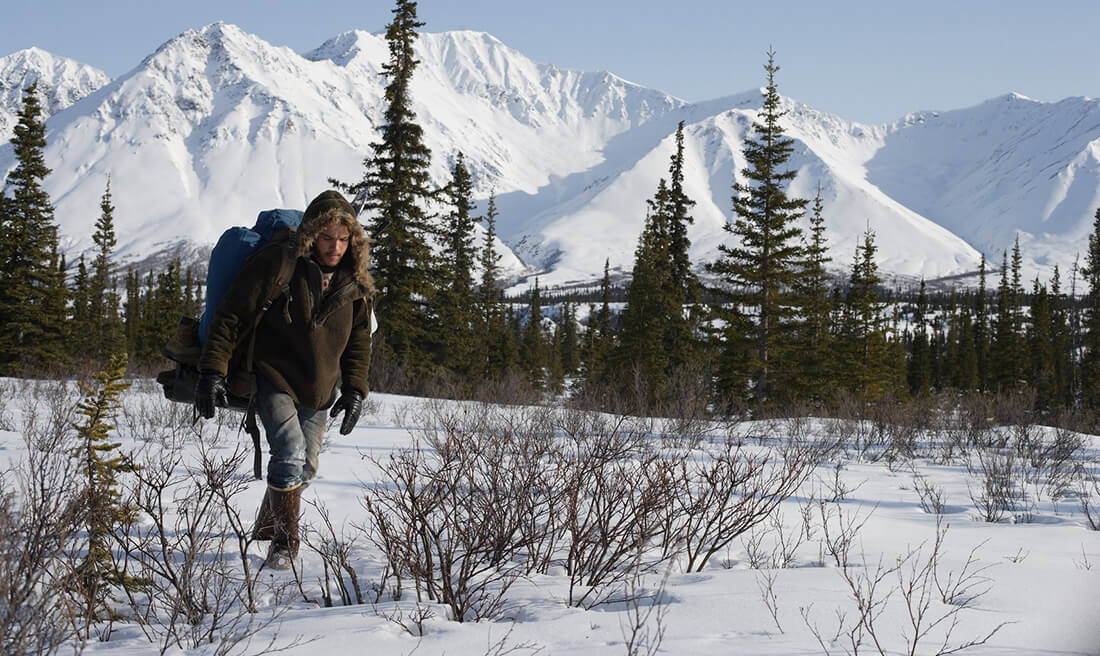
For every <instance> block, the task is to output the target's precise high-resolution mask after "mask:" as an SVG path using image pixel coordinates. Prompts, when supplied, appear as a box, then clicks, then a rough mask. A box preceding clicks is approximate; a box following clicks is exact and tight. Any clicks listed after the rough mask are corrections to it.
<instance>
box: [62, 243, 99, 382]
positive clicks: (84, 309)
mask: <svg viewBox="0 0 1100 656" xmlns="http://www.w3.org/2000/svg"><path fill="white" fill-rule="evenodd" d="M90 284H91V283H90V282H89V281H88V267H87V265H85V264H84V254H83V253H81V255H80V261H79V262H78V263H77V265H76V277H75V278H74V279H73V290H72V294H71V297H72V306H71V308H70V314H69V317H70V318H69V331H68V341H69V354H70V356H71V357H72V358H73V359H75V360H78V361H79V360H81V359H83V358H85V357H86V356H87V354H88V353H89V352H90V351H91V349H92V348H93V346H94V342H93V341H92V335H93V330H92V318H91V305H92V301H91V288H90Z"/></svg>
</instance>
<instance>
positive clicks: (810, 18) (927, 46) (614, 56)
mask: <svg viewBox="0 0 1100 656" xmlns="http://www.w3.org/2000/svg"><path fill="white" fill-rule="evenodd" d="M9 4H10V3H9ZM392 8H393V2H392V1H391V0H313V1H307V2H286V1H284V0H269V1H267V2H259V1H255V0H241V1H237V0H220V1H217V2H215V1H210V0H179V1H178V2H172V3H166V2H160V1H158V0H143V1H138V0H100V1H99V2H88V1H87V0H79V1H73V0H34V1H30V2H28V1H24V2H20V3H18V6H16V7H10V6H9V7H5V8H4V10H3V12H2V13H0V55H3V54H9V53H11V52H14V51H16V50H20V49H22V48H26V47H30V46H32V45H34V46H38V47H40V48H43V49H45V50H49V51H51V52H53V53H55V54H58V55H63V56H66V57H71V58H73V59H76V60H79V61H82V62H85V63H88V64H91V65H93V66H96V67H98V68H101V69H103V70H104V71H106V72H107V73H108V74H110V75H112V76H116V75H120V74H122V73H125V72H126V71H128V70H130V69H131V68H133V67H134V66H136V65H137V64H138V63H140V61H141V59H142V58H143V57H145V56H146V55H148V54H150V53H152V52H153V51H154V50H155V49H156V48H157V46H159V45H160V44H161V43H163V42H165V41H167V40H168V39H170V38H172V37H173V36H175V35H177V34H179V33H180V32H183V31H184V30H186V29H189V28H194V27H201V26H203V25H206V24H208V23H212V22H215V21H218V20H224V21H226V22H229V23H234V24H236V25H239V26H240V27H241V28H242V29H244V30H245V31H247V32H251V33H253V34H256V35H258V36H260V37H261V38H263V39H265V40H267V41H268V42H270V43H273V44H276V45H283V46H288V47H290V48H292V49H294V50H296V51H299V52H304V51H306V50H310V49H312V48H314V47H316V46H318V45H320V44H321V43H322V42H323V41H324V40H325V39H327V38H329V37H332V36H335V35H337V34H339V33H340V32H343V31H346V30H349V29H365V30H368V31H372V32H377V31H380V30H382V29H383V28H384V26H385V25H386V23H388V22H389V19H390V10H391V9H392ZM418 8H419V16H420V18H421V20H423V21H424V22H426V23H427V25H426V27H425V28H424V29H425V30H426V31H430V32H438V31H444V30H452V29H471V30H479V31H485V32H489V33H491V34H493V35H494V36H496V37H497V38H499V39H500V40H501V41H503V42H505V43H506V44H508V45H510V46H512V47H513V48H516V49H517V50H519V51H521V52H523V53H524V54H526V55H527V56H529V57H531V58H532V59H534V60H535V61H538V62H550V63H554V64H557V65H558V66H561V67H564V68H579V69H583V70H609V71H611V72H613V73H616V74H618V75H620V76H622V77H624V78H626V79H628V80H631V81H633V82H637V83H639V84H642V85H645V86H648V87H653V88H656V89H660V90H662V91H665V92H667V93H670V94H672V95H675V96H679V97H681V98H684V99H685V100H692V101H696V100H706V99H710V98H717V97H719V96H723V95H728V94H732V93H738V92H741V91H745V90H747V89H752V88H756V87H759V86H761V85H762V84H763V81H764V78H763V69H762V65H763V62H764V59H765V55H764V53H765V52H766V51H767V49H768V47H769V46H771V47H773V48H774V49H775V51H776V53H777V61H778V63H779V64H780V66H781V68H782V70H781V71H780V73H779V77H778V83H779V90H780V93H782V94H784V95H787V96H790V97H793V98H795V99H796V100H799V101H802V102H805V103H808V104H810V105H812V106H814V107H816V108H818V109H821V110H823V111H827V112H832V113H835V114H838V115H840V116H841V117H843V118H847V119H851V120H858V121H864V122H871V123H878V122H885V121H891V120H894V119H897V118H900V117H901V116H902V115H904V114H905V113H907V112H910V111H917V110H946V109H957V108H961V107H968V106H971V105H974V104H976V103H978V102H981V101H983V100H986V99H988V98H992V97H994V96H999V95H1001V94H1004V93H1008V92H1011V91H1016V92H1019V93H1022V94H1024V95H1026V96H1030V97H1032V98H1036V99H1038V100H1044V101H1055V100H1061V99H1062V98H1064V97H1067V96H1089V97H1094V98H1095V97H1100V75H1098V74H1097V71H1096V66H1097V64H1098V63H1100V33H1098V32H1097V30H1096V27H1097V26H1098V25H1100V2H1096V1H1095V0H1063V1H1058V0H1051V1H1047V2H1039V1H1037V0H1001V1H995V0H972V1H966V0H954V1H945V0H922V1H912V0H910V1H906V2H895V1H890V0H878V1H874V0H835V1H832V2H829V1H822V0H818V1H815V2H810V1H805V2H803V1H794V0H787V1H786V2H783V1H781V0H780V1H768V0H758V1H757V2H752V3H750V2H741V1H734V0H727V1H724V2H723V1H720V0H663V1H658V0H633V1H630V0H422V1H421V2H419V3H418Z"/></svg>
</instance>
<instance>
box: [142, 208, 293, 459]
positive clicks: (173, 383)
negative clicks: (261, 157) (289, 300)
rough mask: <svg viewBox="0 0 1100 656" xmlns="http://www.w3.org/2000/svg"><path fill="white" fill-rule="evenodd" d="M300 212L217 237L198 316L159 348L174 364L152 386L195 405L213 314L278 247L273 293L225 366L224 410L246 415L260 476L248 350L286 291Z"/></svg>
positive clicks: (279, 213) (273, 215)
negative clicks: (250, 265) (248, 265)
mask: <svg viewBox="0 0 1100 656" xmlns="http://www.w3.org/2000/svg"><path fill="white" fill-rule="evenodd" d="M302 215H303V213H302V212H301V211H300V210H286V209H275V210H265V211H263V212H260V214H259V215H258V216H257V217H256V224H255V225H254V226H253V227H251V228H245V227H241V226H238V227H234V228H229V229H228V230H226V231H225V232H223V233H222V235H221V237H220V238H219V239H218V243H217V244H216V245H215V246H214V250H213V251H211V253H210V261H209V263H208V264H207V269H206V303H205V305H204V308H203V312H202V316H201V317H200V318H198V319H196V318H194V317H181V318H180V321H179V324H178V325H177V326H176V332H175V334H174V335H173V336H172V338H171V339H169V340H168V343H167V344H165V346H164V348H163V349H162V353H163V354H164V356H165V357H167V358H168V359H170V360H172V361H173V362H175V367H174V368H172V369H168V370H166V371H162V372H160V373H159V374H157V382H158V383H160V385H161V388H162V389H163V391H164V396H165V398H167V399H169V400H171V401H177V402H179V403H186V404H189V405H194V403H195V385H196V384H197V383H198V379H199V370H198V364H199V358H200V356H201V355H202V347H203V344H205V343H206V338H207V336H208V335H209V334H210V324H211V323H212V321H213V318H214V313H215V312H216V311H217V308H218V305H219V304H220V303H221V300H222V297H223V296H225V292H226V291H228V289H229V286H230V285H231V284H232V283H233V280H234V279H235V278H236V277H237V274H238V273H240V271H241V269H242V268H244V265H245V262H247V261H248V260H249V258H251V257H252V256H253V255H255V254H256V253H258V252H260V251H261V250H263V249H265V248H279V249H282V252H283V260H282V264H281V265H280V267H279V273H278V276H277V278H276V283H277V284H276V292H275V294H274V295H273V296H272V297H271V298H268V299H267V300H266V301H265V302H264V304H263V306H262V307H261V309H260V313H259V314H258V315H257V317H256V321H255V323H254V324H253V325H252V326H248V327H246V328H245V329H243V330H242V331H241V334H240V335H239V336H238V341H237V345H236V347H235V349H234V351H233V356H232V358H231V359H230V362H229V371H228V372H227V375H226V382H227V383H228V387H229V406H228V407H229V408H231V409H234V410H240V411H242V412H244V413H245V418H244V421H243V422H242V428H244V429H245V431H246V432H248V433H249V434H250V435H251V436H252V440H253V443H254V446H255V447H256V452H255V462H254V470H255V471H254V473H255V475H256V478H260V477H261V473H262V463H261V461H260V448H259V442H260V433H259V427H258V426H257V425H256V416H255V412H254V408H252V406H251V391H252V371H251V370H252V346H253V344H254V337H255V329H256V326H258V325H259V323H260V320H261V319H262V318H263V316H264V313H266V312H267V310H268V308H270V307H271V304H272V303H274V302H275V300H276V299H278V298H279V297H280V296H282V295H283V294H285V293H286V292H287V290H288V289H289V284H290V278H291V276H292V275H293V274H294V266H295V262H296V260H297V256H296V251H297V244H298V242H297V228H298V226H299V225H301V222H302Z"/></svg>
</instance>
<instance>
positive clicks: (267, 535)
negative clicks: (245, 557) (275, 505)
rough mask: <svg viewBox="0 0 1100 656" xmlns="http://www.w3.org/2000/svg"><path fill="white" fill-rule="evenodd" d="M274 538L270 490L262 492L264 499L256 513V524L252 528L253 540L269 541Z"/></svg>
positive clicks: (273, 518) (273, 516)
mask: <svg viewBox="0 0 1100 656" xmlns="http://www.w3.org/2000/svg"><path fill="white" fill-rule="evenodd" d="M273 537H275V515H273V514H272V513H271V488H268V489H266V490H264V499H263V501H261V502H260V510H259V512H258V513H256V523H255V524H254V525H253V526H252V539H253V540H270V539H272V538H273Z"/></svg>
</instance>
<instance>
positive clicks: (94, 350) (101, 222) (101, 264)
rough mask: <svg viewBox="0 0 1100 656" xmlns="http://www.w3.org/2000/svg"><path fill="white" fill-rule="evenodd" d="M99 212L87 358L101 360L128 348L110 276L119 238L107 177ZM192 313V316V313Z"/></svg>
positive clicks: (116, 295) (95, 236) (94, 235)
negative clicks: (116, 232) (117, 237)
mask: <svg viewBox="0 0 1100 656" xmlns="http://www.w3.org/2000/svg"><path fill="white" fill-rule="evenodd" d="M99 209H100V215H99V219H98V220H97V221H96V224H95V232H94V233H92V241H93V242H94V243H95V245H96V255H95V260H94V261H93V262H92V277H91V281H90V284H89V288H90V299H89V300H90V302H89V308H88V313H89V317H90V326H89V329H90V334H91V344H90V349H89V350H88V351H85V353H86V355H87V356H88V357H91V358H92V359H94V360H96V361H100V362H106V361H107V358H109V357H110V356H111V355H114V354H116V353H120V352H122V351H123V350H124V349H125V334H124V327H123V324H122V320H121V319H120V317H119V314H118V310H119V298H118V293H117V291H116V289H115V286H114V282H113V281H112V277H111V268H112V260H111V256H112V254H113V253H114V249H115V246H116V245H117V244H118V240H117V239H116V237H115V226H114V212H115V207H114V205H113V204H112V203H111V180H110V178H108V179H107V188H106V190H105V191H104V192H103V198H102V199H101V200H100V204H99ZM189 316H190V315H189Z"/></svg>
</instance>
